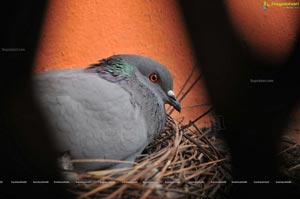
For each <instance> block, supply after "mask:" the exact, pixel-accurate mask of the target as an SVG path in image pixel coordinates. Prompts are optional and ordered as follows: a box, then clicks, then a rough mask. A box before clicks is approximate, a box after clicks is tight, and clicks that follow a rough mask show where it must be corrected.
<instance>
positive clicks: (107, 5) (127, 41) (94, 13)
mask: <svg viewBox="0 0 300 199" xmlns="http://www.w3.org/2000/svg"><path fill="white" fill-rule="evenodd" d="M49 2H50V4H49V7H48V12H47V14H46V20H45V23H44V28H43V32H42V36H41V41H40V47H39V51H38V55H37V58H36V63H35V65H36V72H42V71H45V70H49V69H61V68H77V67H80V68H81V67H85V66H87V65H88V64H90V63H94V62H95V61H97V60H99V59H101V58H105V57H108V56H111V55H112V54H121V53H132V54H140V55H146V56H149V57H152V58H153V59H156V60H157V61H159V62H161V63H162V64H164V65H165V66H166V67H168V68H169V70H170V71H171V73H172V74H173V77H174V85H175V89H174V90H175V93H178V90H179V89H180V87H181V86H182V84H183V82H184V81H185V79H186V77H187V76H188V74H189V72H190V71H191V69H192V67H193V66H194V64H195V59H194V55H193V51H192V50H191V47H190V43H189V40H188V36H187V32H186V30H185V28H184V22H183V19H182V18H181V14H180V10H179V7H178V5H177V4H176V3H175V1H172V0H131V1H127V0H105V1H104V0H101V1H86V0H64V1H61V0H51V1H49ZM196 72H197V73H195V75H194V76H195V77H196V76H197V75H198V74H199V72H198V71H196ZM196 89H197V91H196V90H194V91H193V94H191V95H189V96H188V97H187V98H186V99H185V100H184V101H183V103H182V106H183V107H184V106H188V105H193V104H197V103H207V100H206V97H205V96H206V94H205V90H204V89H203V86H202V83H201V84H198V86H197V88H196ZM206 110H207V107H199V108H193V109H183V111H182V114H181V115H178V114H175V117H176V118H179V117H182V116H184V117H186V118H187V119H193V118H195V117H197V116H198V115H199V114H201V113H203V112H204V111H206ZM209 123H210V118H209V117H206V118H204V119H203V120H202V122H201V125H202V126H208V125H209Z"/></svg>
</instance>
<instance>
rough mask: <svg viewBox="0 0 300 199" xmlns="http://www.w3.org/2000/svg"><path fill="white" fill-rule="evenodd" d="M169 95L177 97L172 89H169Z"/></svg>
mask: <svg viewBox="0 0 300 199" xmlns="http://www.w3.org/2000/svg"><path fill="white" fill-rule="evenodd" d="M168 96H169V97H172V98H175V94H174V92H173V91H172V90H169V91H168Z"/></svg>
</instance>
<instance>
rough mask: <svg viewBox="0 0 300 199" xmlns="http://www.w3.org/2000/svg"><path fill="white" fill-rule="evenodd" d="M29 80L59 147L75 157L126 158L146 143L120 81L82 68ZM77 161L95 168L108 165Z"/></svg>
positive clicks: (140, 117)
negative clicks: (33, 86)
mask: <svg viewBox="0 0 300 199" xmlns="http://www.w3.org/2000/svg"><path fill="white" fill-rule="evenodd" d="M33 83H34V85H35V94H36V96H37V99H38V101H39V102H40V104H41V107H42V110H43V111H44V113H45V115H46V116H47V118H48V119H49V122H50V124H51V126H52V128H53V133H54V141H55V143H56V144H57V147H58V149H59V150H60V151H61V152H64V151H69V152H70V153H71V156H72V157H73V158H75V159H86V158H88V159H94V158H105V159H117V160H125V159H127V158H128V157H132V156H134V154H138V153H139V152H140V151H141V150H142V149H143V148H144V147H145V146H146V145H147V143H148V140H147V127H146V124H145V120H144V116H143V114H142V112H141V110H140V107H139V106H137V104H136V103H135V101H134V99H132V96H131V95H130V94H129V93H128V92H127V91H125V90H124V89H123V88H122V87H120V86H119V85H117V84H114V83H111V82H108V81H106V80H103V79H101V78H100V77H98V76H97V74H93V73H85V72H84V71H83V70H61V71H52V72H46V73H43V74H41V75H37V76H36V77H35V79H34V82H33ZM75 166H76V165H75ZM80 166H82V167H83V168H84V169H97V168H99V167H100V168H103V167H107V166H110V165H107V164H99V163H98V164H95V163H93V164H92V166H91V165H90V164H81V165H79V168H80ZM82 167H81V168H82Z"/></svg>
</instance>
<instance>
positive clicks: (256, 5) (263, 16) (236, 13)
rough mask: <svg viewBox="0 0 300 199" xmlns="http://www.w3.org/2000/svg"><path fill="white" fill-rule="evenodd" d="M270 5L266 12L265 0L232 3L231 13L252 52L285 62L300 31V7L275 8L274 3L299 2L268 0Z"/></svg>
mask: <svg viewBox="0 0 300 199" xmlns="http://www.w3.org/2000/svg"><path fill="white" fill-rule="evenodd" d="M266 2H267V3H268V4H269V5H270V6H269V8H268V9H266V10H263V5H264V0H255V1H253V0H250V1H241V0H228V1H226V5H227V8H228V9H227V10H228V13H229V16H230V18H231V21H232V24H233V25H234V27H235V30H236V31H237V32H238V33H239V34H240V35H241V37H242V38H243V39H244V41H245V42H246V43H247V44H248V46H249V47H250V48H251V49H252V52H256V53H257V54H259V55H261V56H263V57H265V58H268V57H269V58H270V59H269V61H271V62H281V61H283V60H284V59H285V58H286V57H287V55H288V54H289V52H290V50H291V48H292V46H293V44H294V42H295V39H296V34H297V30H298V29H299V13H300V7H299V8H285V7H276V6H272V2H299V0H266Z"/></svg>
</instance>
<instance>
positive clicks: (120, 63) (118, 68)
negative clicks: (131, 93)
mask: <svg viewBox="0 0 300 199" xmlns="http://www.w3.org/2000/svg"><path fill="white" fill-rule="evenodd" d="M86 70H87V71H89V72H94V73H98V74H99V75H100V76H101V77H102V78H104V79H106V80H108V81H110V82H115V83H116V82H124V80H125V82H127V81H126V80H131V79H133V77H137V78H138V79H139V80H140V81H142V82H143V83H144V84H146V85H147V86H148V87H150V89H151V90H153V91H154V92H155V93H156V94H158V95H159V96H160V97H161V99H162V100H163V102H164V103H166V104H170V105H171V106H173V107H174V108H175V109H176V110H177V111H178V112H180V111H181V107H180V104H179V102H178V101H177V99H176V97H175V94H174V92H173V78H172V75H171V73H170V72H169V71H168V69H167V68H166V67H164V66H163V65H162V64H160V63H158V62H157V61H154V60H152V59H150V58H148V57H144V56H140V55H131V54H121V55H113V56H111V57H108V58H106V59H102V60H100V61H99V63H96V64H92V65H90V66H89V67H88V68H87V69H86Z"/></svg>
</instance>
